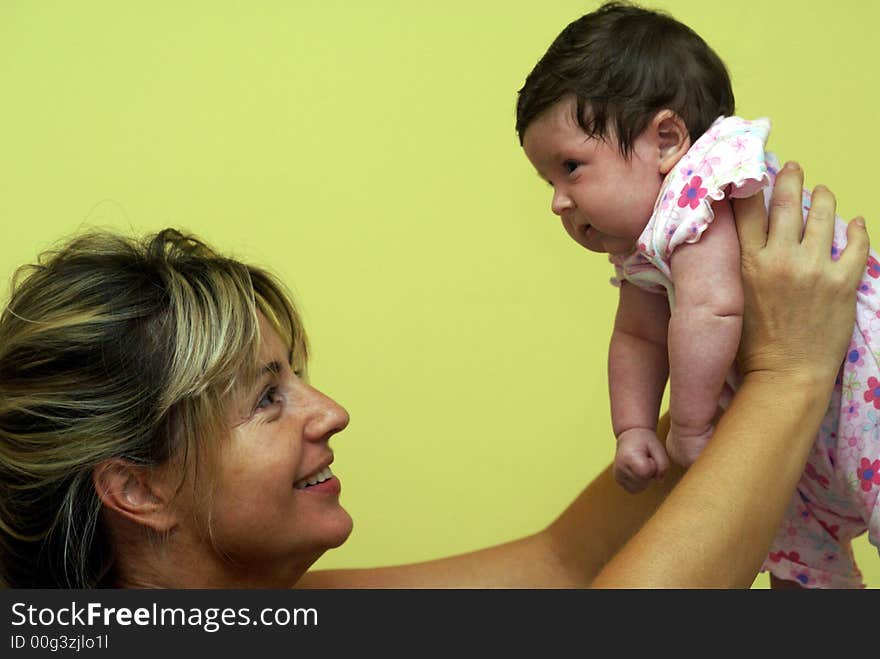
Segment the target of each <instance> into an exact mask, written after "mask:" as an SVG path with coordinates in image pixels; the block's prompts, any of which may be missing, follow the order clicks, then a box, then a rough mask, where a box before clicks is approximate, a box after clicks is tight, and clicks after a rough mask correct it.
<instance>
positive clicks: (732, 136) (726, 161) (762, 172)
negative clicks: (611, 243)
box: [610, 117, 771, 304]
mask: <svg viewBox="0 0 880 659" xmlns="http://www.w3.org/2000/svg"><path fill="white" fill-rule="evenodd" d="M769 135H770V121H769V120H767V119H756V120H755V121H746V120H745V119H742V118H740V117H719V118H718V119H716V120H715V122H714V123H713V124H712V126H711V127H710V128H709V130H708V131H706V133H705V134H704V135H703V136H702V137H700V138H699V139H698V140H697V141H696V142H695V143H694V144H693V146H692V147H691V148H690V149H689V150H688V152H687V153H686V154H685V155H684V157H682V159H681V160H680V161H679V162H678V164H677V165H676V167H675V168H674V169H673V170H672V171H671V172H669V174H668V175H667V176H666V180H665V181H664V182H663V187H662V188H661V190H660V194H659V195H658V197H657V202H656V204H655V205H654V212H653V214H652V215H651V219H650V220H649V221H648V224H647V225H646V226H645V229H644V231H642V234H641V236H639V239H638V246H637V248H636V250H635V251H634V252H633V253H632V254H629V255H624V256H620V255H618V256H612V257H610V260H611V262H612V263H613V264H614V266H615V271H616V278H615V279H613V280H612V283H615V284H618V283H619V282H620V281H623V280H626V281H629V282H631V283H633V284H636V285H637V286H641V287H642V288H645V289H648V290H652V291H654V292H656V293H661V292H662V293H667V294H670V302H671V303H673V304H674V302H675V298H674V293H673V292H672V284H671V274H670V269H669V262H670V258H671V256H672V252H673V251H674V250H675V248H676V247H678V246H679V245H682V244H684V243H694V242H696V241H698V240H699V239H700V236H701V235H702V234H703V232H704V231H705V230H706V228H707V227H708V226H709V225H710V224H711V223H712V220H713V219H714V217H715V214H714V212H713V211H712V202H713V201H718V200H721V199H725V198H730V197H749V196H751V195H753V194H754V193H755V192H757V191H758V190H760V189H761V188H764V187H766V186H768V185H770V183H771V172H769V171H768V164H767V163H766V162H765V154H764V145H765V144H766V142H767V138H768V136H769Z"/></svg>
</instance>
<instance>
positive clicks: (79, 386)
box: [0, 229, 307, 588]
mask: <svg viewBox="0 0 880 659" xmlns="http://www.w3.org/2000/svg"><path fill="white" fill-rule="evenodd" d="M258 312H260V313H262V314H263V315H264V316H266V318H267V319H268V320H269V322H270V323H271V324H272V326H273V327H274V328H275V329H276V330H277V331H278V333H279V334H280V336H281V337H282V339H283V340H285V341H286V342H287V345H289V346H290V347H291V354H292V359H293V361H294V363H296V364H297V367H299V368H303V367H304V365H305V361H306V359H307V347H306V337H305V334H304V332H303V329H302V324H301V322H300V319H299V316H298V314H297V311H296V309H295V307H294V305H293V303H292V301H291V298H290V296H289V295H288V294H287V293H286V291H285V289H284V288H283V287H282V286H281V284H280V283H279V282H278V281H277V280H276V279H274V278H273V277H272V276H271V275H270V274H268V273H267V272H265V271H263V270H261V269H259V268H255V267H251V266H248V265H245V264H243V263H241V262H239V261H236V260H233V259H230V258H226V257H223V256H220V255H219V254H217V253H216V252H215V251H214V250H212V249H211V248H210V247H208V246H207V245H206V244H205V243H203V242H202V241H200V240H198V239H197V238H195V237H193V236H189V235H184V234H182V233H180V232H178V231H176V230H174V229H166V230H164V231H162V232H160V233H158V234H156V235H152V236H147V237H146V238H144V239H143V240H133V239H129V238H125V237H122V236H119V235H116V234H112V233H107V232H101V233H90V234H88V235H84V236H81V237H78V238H75V239H73V240H71V241H70V242H68V243H67V244H65V245H64V246H63V247H61V248H60V249H57V250H54V251H49V252H46V253H44V254H43V255H41V256H40V258H39V259H38V262H37V263H36V264H33V265H27V266H23V267H22V268H20V269H19V270H18V272H17V273H16V275H15V277H14V279H13V290H12V294H11V297H10V301H9V303H8V305H7V306H6V307H5V309H4V310H3V313H2V317H0V570H2V579H3V581H5V583H6V585H7V586H11V587H28V588H40V587H44V588H45V587H62V588H91V587H95V586H99V585H102V583H104V582H105V581H106V580H107V579H109V578H110V577H109V575H111V574H112V565H113V556H112V551H111V548H110V547H109V545H108V538H107V535H106V532H105V530H104V529H103V528H102V524H101V515H100V512H101V503H100V500H99V499H98V496H97V494H96V492H95V487H94V485H93V480H92V473H93V471H94V469H95V468H96V466H98V465H99V464H100V463H102V462H103V461H105V460H107V459H110V458H123V459H125V460H129V461H131V462H132V463H133V464H136V465H144V466H151V465H160V464H163V463H165V462H166V461H168V460H169V459H170V458H171V457H182V458H183V460H184V464H188V465H189V466H190V467H191V468H192V467H195V468H196V470H199V469H201V470H202V471H207V473H209V474H210V468H209V467H210V464H211V460H209V459H206V456H210V455H211V451H210V449H211V445H212V443H216V441H217V438H218V437H223V436H225V435H226V434H228V429H229V420H228V418H227V414H226V412H225V403H226V401H227V400H228V396H229V394H230V393H231V392H232V391H233V389H234V388H236V386H237V385H238V384H240V383H242V381H243V380H246V379H248V378H251V377H253V376H254V374H255V373H256V367H257V354H258V350H259V342H260V331H259V319H258V315H257V314H258ZM206 466H207V467H208V468H207V470H206Z"/></svg>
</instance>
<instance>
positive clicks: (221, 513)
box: [0, 168, 868, 588]
mask: <svg viewBox="0 0 880 659" xmlns="http://www.w3.org/2000/svg"><path fill="white" fill-rule="evenodd" d="M802 182H803V175H802V173H801V172H800V171H799V169H796V168H795V169H793V170H788V171H785V172H783V173H781V174H780V176H779V179H778V182H777V186H776V190H775V192H774V198H773V203H772V204H771V214H770V215H771V217H770V220H769V228H768V220H767V218H766V215H765V213H764V209H763V204H762V203H761V200H760V199H758V198H753V199H749V200H743V201H741V202H740V203H739V204H738V206H737V207H736V208H735V212H736V216H737V226H738V230H739V232H740V240H741V242H742V253H743V277H744V286H745V290H746V298H747V299H746V316H745V319H744V335H743V345H742V348H741V354H740V365H741V369H742V371H743V373H744V383H743V387H742V389H741V390H740V392H739V393H738V394H737V397H736V399H735V401H734V403H733V405H732V406H731V408H730V410H729V411H728V412H727V413H726V414H725V416H724V417H723V418H722V419H721V421H720V422H719V425H718V429H717V431H716V434H715V436H714V438H713V440H712V442H711V444H710V446H709V448H708V449H707V450H706V451H705V452H704V454H703V455H702V456H701V457H700V459H699V460H698V461H697V463H696V464H695V465H694V466H693V467H691V469H690V470H689V471H688V473H687V474H686V475H684V476H683V475H682V474H681V473H680V472H675V473H671V474H669V475H667V478H666V479H665V481H664V482H663V483H660V484H655V485H653V486H652V487H651V488H650V489H649V490H647V491H645V492H644V493H642V494H640V495H638V496H631V495H629V494H626V493H625V492H624V491H623V490H621V489H620V488H619V487H617V486H616V484H615V483H614V482H613V479H612V478H611V476H610V471H608V470H606V471H605V472H604V473H603V474H602V475H600V476H599V477H598V478H597V479H596V480H595V481H594V482H593V483H592V484H590V485H589V486H588V487H587V489H586V490H585V491H584V492H583V493H582V494H581V495H580V496H579V497H578V498H577V499H576V500H575V502H574V503H573V504H572V505H571V506H570V507H569V508H568V509H567V510H566V511H565V512H563V514H562V515H561V516H560V517H559V518H558V519H557V520H555V521H554V522H553V523H552V524H551V525H550V526H548V527H547V529H546V530H544V531H542V532H540V533H538V534H536V535H533V536H530V537H527V538H523V539H521V540H518V541H514V542H511V543H507V544H504V545H501V546H498V547H493V548H489V549H485V550H482V551H478V552H473V553H470V554H465V555H462V556H456V557H451V558H446V559H440V560H437V561H432V562H428V563H422V564H416V565H410V566H400V567H389V568H380V569H372V570H335V571H325V572H315V573H308V569H309V567H310V566H311V565H312V564H313V563H314V562H315V561H316V560H317V559H318V558H319V557H320V556H321V555H322V554H323V553H324V552H325V551H327V550H328V549H330V548H332V547H335V546H338V545H340V544H341V543H343V542H344V541H345V540H346V538H347V537H348V534H349V532H350V531H351V519H350V517H349V516H348V514H347V513H346V512H345V510H343V509H342V507H341V506H340V505H339V500H338V494H339V490H340V485H339V481H338V479H336V477H334V476H333V475H332V472H331V470H330V464H331V462H332V460H333V453H332V451H331V449H330V447H329V440H330V438H331V437H332V436H333V435H334V434H335V433H337V432H339V431H341V430H343V429H344V428H345V426H346V424H347V423H348V415H347V413H346V412H345V410H344V409H342V408H341V407H340V406H339V405H338V404H336V403H335V402H334V401H332V400H331V399H329V398H328V397H326V396H325V395H323V394H322V393H320V392H318V391H317V390H315V389H313V388H312V387H310V386H309V385H308V383H307V379H306V363H307V346H306V340H305V335H304V333H303V331H302V327H301V324H300V321H299V318H298V315H297V313H296V310H295V308H294V307H293V305H292V304H291V303H290V302H289V299H288V298H287V296H286V295H285V293H284V292H283V289H282V288H281V287H280V285H279V284H278V283H277V282H275V281H274V280H273V279H272V278H271V277H270V276H269V275H267V274H266V273H264V272H262V271H260V270H258V269H255V268H249V267H247V266H244V265H243V264H241V263H238V262H235V261H232V260H230V259H225V258H223V257H220V256H218V255H217V254H215V253H214V252H212V251H211V250H210V249H208V248H207V247H206V246H205V245H203V244H202V243H200V242H198V241H196V240H195V239H193V238H187V237H184V236H181V235H180V234H178V233H177V232H174V231H165V232H162V233H161V234H159V235H158V236H156V237H155V238H153V239H152V240H150V241H149V242H147V243H145V244H144V245H139V244H137V243H133V242H131V241H126V240H123V239H121V238H118V237H113V236H93V237H85V238H82V239H79V240H77V241H74V242H72V243H71V244H69V245H68V246H67V247H65V248H64V249H62V250H61V251H60V252H57V253H55V254H50V255H48V257H46V258H45V259H44V260H43V261H42V262H41V264H39V265H37V266H35V267H32V268H31V269H30V270H28V271H26V272H25V273H24V275H25V277H24V278H23V279H22V280H21V281H20V282H19V284H18V286H17V287H16V289H15V291H14V294H13V296H12V298H11V301H10V303H9V305H8V307H7V309H6V310H5V312H4V314H3V317H2V320H0V549H2V569H3V577H4V579H5V580H6V582H7V583H8V584H9V585H11V586H14V587H40V586H42V587H58V586H61V587H71V586H72V587H92V586H127V587H128V586H135V587H144V586H146V587H174V588H186V587H227V588H236V587H273V588H280V587H288V586H297V587H323V588H328V587H364V586H370V587H427V586H430V587H438V586H457V587H464V586H477V587H488V586H510V587H528V586H586V585H590V584H592V585H594V586H602V587H612V586H670V587H675V586H722V587H723V586H737V587H745V586H748V585H749V584H750V583H751V581H752V579H753V578H754V576H755V574H756V572H757V570H758V568H759V567H760V564H761V562H762V560H763V558H764V554H765V553H766V550H767V547H768V546H769V543H770V540H771V539H772V536H773V534H774V532H775V530H776V527H777V526H778V524H779V521H780V519H781V517H782V514H783V511H784V509H785V507H786V505H787V503H788V500H789V497H790V495H791V492H792V491H793V489H794V486H795V483H796V481H797V478H798V476H799V475H800V473H801V472H802V470H803V468H804V463H805V460H806V456H807V452H808V450H809V447H810V444H811V442H812V438H813V435H814V434H815V431H816V429H817V427H818V424H819V420H820V418H821V416H822V412H823V411H824V409H825V407H826V405H827V403H828V400H829V398H830V395H831V390H832V387H833V384H834V377H835V374H836V372H837V368H838V366H839V364H840V362H841V359H842V356H843V354H844V351H845V349H846V346H847V343H848V339H849V333H850V331H851V328H852V322H853V317H854V309H855V287H856V284H857V283H858V281H859V278H860V276H861V274H862V272H863V271H864V265H865V261H866V254H867V244H868V240H867V234H866V232H865V230H864V225H863V223H861V222H860V221H854V222H853V223H851V225H850V229H849V240H850V244H849V246H848V247H847V249H846V250H845V251H844V252H843V254H842V256H841V257H840V259H839V260H838V261H837V262H833V261H831V259H830V256H829V255H830V245H831V232H832V218H833V216H834V198H833V196H832V195H831V194H830V193H829V192H828V191H826V190H824V189H817V190H816V192H815V194H814V197H813V210H812V211H811V214H810V219H809V220H808V223H807V226H806V229H805V233H804V239H803V241H801V239H800V237H801V219H800V189H801V185H802ZM815 337H821V339H820V341H819V345H821V346H823V347H824V348H825V352H823V353H821V354H818V355H816V354H813V353H811V352H810V350H811V349H812V346H814V345H816V338H815ZM769 401H772V403H770V402H769ZM783 409H784V410H785V413H784V415H781V414H780V410H783ZM662 423H666V419H664V420H662V421H661V424H662ZM660 432H665V431H664V430H662V429H661V430H660ZM679 481H680V482H679ZM670 491H671V492H672V493H671V495H670V496H669V498H668V499H666V495H667V494H669V493H670ZM664 499H666V501H665V502H664ZM661 503H662V505H660V504H661ZM658 505H659V509H658ZM655 511H656V512H655ZM652 513H653V516H652ZM649 518H650V519H649ZM646 520H648V521H647V523H645V522H646ZM643 525H644V526H643ZM642 526H643V528H641V530H639V529H640V527H642ZM637 531H638V533H636V532H637ZM633 534H635V535H633ZM731 546H736V547H737V549H738V551H737V553H736V556H734V557H733V559H731V557H730V556H729V555H728V554H729V553H730V552H729V549H730V547H731Z"/></svg>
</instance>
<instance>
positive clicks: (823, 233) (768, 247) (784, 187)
mask: <svg viewBox="0 0 880 659" xmlns="http://www.w3.org/2000/svg"><path fill="white" fill-rule="evenodd" d="M803 181H804V175H803V172H802V171H801V169H800V168H799V167H798V166H797V165H796V164H795V163H788V164H787V165H786V166H785V167H784V168H783V169H782V170H781V171H780V172H779V175H778V177H777V179H776V187H775V189H774V191H773V196H772V199H771V201H770V212H769V219H768V214H767V212H766V211H765V208H764V200H763V196H762V195H761V194H760V193H759V194H757V195H755V196H753V197H750V198H748V199H737V200H735V201H734V214H735V216H736V228H737V232H738V233H739V239H740V244H741V252H742V276H743V290H744V293H745V314H744V316H743V332H742V342H741V344H740V349H739V355H738V362H739V367H740V370H741V372H742V374H743V376H744V377H749V376H750V375H751V376H754V375H760V376H762V377H765V376H769V377H772V378H781V379H784V380H785V381H787V382H792V378H793V377H797V378H806V380H805V381H806V382H807V383H809V384H812V385H814V386H820V387H823V388H824V387H827V390H828V392H829V393H830V389H831V387H832V386H833V382H834V375H835V374H836V373H837V371H838V369H839V368H840V364H841V362H842V361H843V357H844V354H845V352H846V349H847V346H848V345H849V341H850V336H851V334H852V328H853V323H854V320H855V305H856V287H857V285H858V284H859V281H860V280H861V277H862V275H863V274H864V271H865V265H866V262H867V258H868V234H867V231H866V230H865V225H864V220H862V218H856V219H854V220H853V221H851V222H850V223H849V226H848V227H847V234H846V235H847V243H848V244H847V246H846V249H844V251H843V253H842V254H841V255H840V258H839V259H838V260H837V261H833V260H832V259H831V243H832V238H833V235H834V214H835V208H836V204H835V199H834V195H833V194H832V193H831V191H830V190H828V189H827V188H825V187H823V186H818V187H816V189H815V190H814V191H813V198H812V208H811V209H810V211H809V215H808V217H807V222H806V225H804V223H803V215H802V206H801V204H802V188H803ZM792 300H797V304H792Z"/></svg>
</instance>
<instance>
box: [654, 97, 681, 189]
mask: <svg viewBox="0 0 880 659" xmlns="http://www.w3.org/2000/svg"><path fill="white" fill-rule="evenodd" d="M649 130H651V131H652V132H653V133H654V135H655V138H656V140H657V146H658V149H659V157H660V159H659V163H658V169H659V170H660V173H661V174H663V175H664V176H665V175H666V174H668V173H669V172H670V170H671V169H672V168H673V167H675V165H676V163H677V162H678V161H679V160H681V157H682V156H683V155H684V154H685V153H687V151H688V149H690V148H691V136H690V133H689V132H688V129H687V126H686V125H685V123H684V121H683V120H682V118H681V117H679V116H678V115H677V114H676V113H675V112H673V111H672V110H660V112H658V113H657V114H656V115H654V118H653V119H652V120H651V125H650V127H649Z"/></svg>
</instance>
